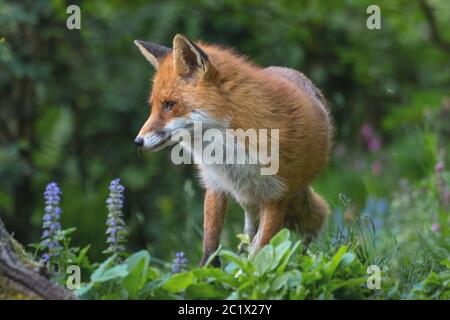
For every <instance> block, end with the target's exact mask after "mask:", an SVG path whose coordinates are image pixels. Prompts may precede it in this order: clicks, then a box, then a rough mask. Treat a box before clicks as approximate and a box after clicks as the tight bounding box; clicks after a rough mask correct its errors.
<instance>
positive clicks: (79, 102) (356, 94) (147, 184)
mask: <svg viewBox="0 0 450 320" xmlns="http://www.w3.org/2000/svg"><path fill="white" fill-rule="evenodd" d="M72 3H73V2H66V1H62V0H53V1H35V0H30V1H25V0H24V1H4V0H0V39H1V40H0V41H1V42H0V103H1V104H0V216H1V218H2V219H3V220H4V222H5V224H6V225H7V227H8V228H9V230H10V231H12V232H14V234H15V236H16V237H17V238H18V240H20V241H21V242H23V243H29V242H37V241H38V240H39V237H40V232H41V231H40V226H41V219H42V216H43V198H42V192H43V191H44V188H45V185H46V184H47V183H48V182H51V181H56V182H58V183H59V185H60V186H61V188H62V190H63V193H64V194H63V200H62V204H61V207H62V209H63V217H62V224H63V227H64V228H68V227H72V226H75V227H76V228H77V231H76V232H75V233H74V235H73V240H74V242H75V244H79V245H85V244H88V243H92V248H91V251H90V252H91V255H92V256H95V257H96V259H97V260H100V259H101V257H100V255H101V253H100V252H101V251H102V250H103V249H104V248H105V247H106V245H105V236H104V231H105V228H106V227H105V224H104V223H105V219H106V215H107V211H106V207H105V200H106V197H107V194H108V190H107V187H108V185H109V182H110V180H112V179H113V178H116V177H120V178H121V179H122V183H123V184H124V185H125V187H126V207H125V209H124V212H125V218H126V221H127V224H128V229H129V241H128V244H127V246H128V248H129V249H131V250H135V249H138V248H143V247H148V248H149V250H150V251H151V252H152V253H154V254H155V255H156V256H159V257H161V258H163V259H168V258H169V257H170V256H172V255H173V253H174V252H175V251H180V250H184V251H186V252H188V253H189V254H190V256H193V257H198V256H199V254H200V246H201V234H202V191H201V190H200V189H199V187H198V184H197V183H196V181H195V174H194V173H193V171H194V168H192V167H190V166H175V165H173V164H172V163H171V161H170V157H169V152H170V151H168V150H166V151H164V152H160V153H157V154H142V155H140V156H139V155H138V154H137V152H136V150H135V148H134V146H133V145H132V141H133V139H134V137H135V136H136V134H137V132H138V130H139V128H140V126H141V125H142V123H143V122H144V121H145V119H146V118H147V116H148V113H149V108H148V105H147V102H146V101H147V97H148V94H149V90H150V79H151V76H152V73H153V69H152V68H151V66H150V65H149V64H148V63H147V61H145V59H144V58H143V57H142V56H141V54H140V53H139V52H138V50H137V49H136V48H135V46H134V45H133V40H134V39H141V40H148V41H152V42H157V43H160V44H163V45H166V46H170V45H171V41H172V38H173V36H174V35H175V34H176V33H184V34H186V35H188V36H189V37H190V38H192V39H202V40H204V41H207V42H211V43H218V44H223V45H226V46H232V47H235V48H236V49H238V51H240V52H241V53H243V54H245V55H248V56H250V57H251V58H252V59H254V61H255V62H256V63H258V64H260V65H263V66H269V65H282V66H288V67H291V68H297V69H299V70H301V71H302V72H304V73H305V74H306V75H308V76H309V77H310V78H311V79H312V80H313V81H314V82H315V83H316V84H317V85H318V87H320V88H321V89H322V90H323V92H324V94H325V96H326V97H327V98H328V99H329V102H330V106H331V110H332V113H333V116H334V119H335V124H336V139H335V140H336V148H335V150H336V151H335V153H334V154H333V158H332V163H331V165H330V167H329V168H328V169H327V170H326V172H325V173H324V174H323V175H322V176H321V178H320V179H319V180H318V181H317V184H316V186H315V187H316V188H317V189H318V190H319V192H321V193H322V194H324V195H325V196H326V197H327V199H328V200H329V202H330V203H331V204H332V206H335V205H336V203H337V202H338V195H339V194H346V195H348V197H349V198H351V200H352V203H354V204H355V205H356V206H359V207H362V208H363V207H364V206H366V205H367V199H369V198H370V199H373V197H376V198H377V199H387V201H389V199H390V198H391V195H392V192H394V191H395V190H396V189H397V188H398V186H399V182H400V181H402V179H407V180H413V181H414V180H418V179H420V178H421V177H422V176H423V175H424V174H425V173H426V172H428V171H430V170H433V167H434V164H435V162H436V161H437V159H436V157H437V155H436V154H433V153H431V150H430V148H429V146H427V145H426V144H422V143H420V142H419V141H422V140H421V139H420V137H421V135H422V134H423V132H424V131H423V129H420V130H417V128H418V127H419V126H421V125H422V123H423V120H424V118H426V116H427V113H430V114H433V115H434V118H432V119H433V120H432V121H431V122H430V127H429V128H431V129H432V130H437V131H439V133H440V134H439V136H438V138H436V139H438V141H436V143H437V144H439V145H440V146H442V145H443V146H444V147H445V146H447V147H448V143H449V142H448V141H449V139H448V137H449V128H448V127H449V126H448V123H449V120H450V118H449V110H450V100H449V88H450V23H449V21H450V3H449V2H448V1H444V0H442V1H432V0H428V1H424V0H423V1H376V3H375V2H374V1H364V0H362V1H356V0H355V1H350V0H348V1H313V0H310V1H308V0H303V1H256V0H254V1H231V0H219V1H212V0H207V1H206V0H205V1H199V0H196V1H195V0H194V1H170V0H169V1H168V0H165V1H149V0H145V1H129V2H127V1H118V0H116V1H80V2H78V4H79V6H80V7H81V12H82V20H81V25H82V27H81V30H72V31H71V30H68V29H67V28H66V18H67V17H68V15H67V13H66V8H67V6H68V5H69V4H72ZM370 4H378V5H379V6H380V7H381V16H382V29H381V30H368V29H367V28H366V19H367V17H368V14H366V8H367V6H368V5H370ZM436 115H437V116H436ZM361 128H366V129H367V128H371V129H372V130H373V135H374V136H375V137H376V139H378V142H379V146H378V147H376V146H373V145H369V144H368V143H367V141H366V140H365V138H364V136H362V135H361ZM421 128H423V127H421ZM444 149H445V148H444ZM239 211H240V210H239V209H238V208H237V206H233V207H232V210H231V212H230V214H229V217H228V218H227V222H226V232H225V234H224V243H225V244H226V245H228V246H230V245H232V246H234V245H235V244H236V243H237V239H236V238H235V235H236V234H237V233H239V232H241V229H242V220H243V217H242V214H241V213H240V212H239Z"/></svg>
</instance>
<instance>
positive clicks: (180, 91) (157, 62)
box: [134, 34, 221, 151]
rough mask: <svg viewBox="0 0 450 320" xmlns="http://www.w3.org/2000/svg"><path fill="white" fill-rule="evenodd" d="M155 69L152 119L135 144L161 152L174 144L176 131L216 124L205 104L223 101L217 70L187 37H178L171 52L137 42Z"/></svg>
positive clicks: (140, 132) (151, 105)
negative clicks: (217, 86)
mask: <svg viewBox="0 0 450 320" xmlns="http://www.w3.org/2000/svg"><path fill="white" fill-rule="evenodd" d="M134 43H135V44H136V46H137V47H138V48H139V50H140V51H141V53H142V54H143V55H144V57H145V58H146V59H147V60H148V61H149V62H150V63H151V64H152V65H153V67H154V68H155V69H156V74H155V76H154V79H153V88H152V93H151V96H150V98H149V104H150V108H151V112H150V116H149V118H148V119H147V121H146V122H145V123H144V125H143V126H142V128H141V130H140V131H139V134H138V135H137V137H136V140H135V144H136V145H137V146H139V147H141V148H143V149H147V150H150V151H158V150H161V149H162V148H164V147H166V146H169V145H172V144H174V142H173V141H172V140H171V137H172V135H174V134H175V133H176V132H177V130H180V129H188V130H190V129H192V128H193V124H194V122H195V121H202V123H205V122H206V123H213V122H214V121H213V119H214V118H216V117H214V114H213V113H214V112H208V107H209V109H214V108H211V106H208V105H209V104H210V103H207V102H206V101H220V99H221V98H220V94H219V93H218V90H216V89H215V88H216V87H215V76H216V70H215V68H214V66H213V65H212V64H211V63H210V60H209V57H208V55H207V54H206V53H205V52H204V51H203V50H202V49H201V48H200V47H199V46H198V45H197V44H195V43H193V42H192V41H191V40H189V39H188V38H187V37H185V36H183V35H180V34H177V35H176V36H175V37H174V39H173V47H172V49H170V48H166V47H164V46H161V45H158V44H153V43H149V42H145V41H140V40H136V41H135V42H134Z"/></svg>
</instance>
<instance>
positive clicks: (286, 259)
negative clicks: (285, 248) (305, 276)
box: [276, 241, 301, 274]
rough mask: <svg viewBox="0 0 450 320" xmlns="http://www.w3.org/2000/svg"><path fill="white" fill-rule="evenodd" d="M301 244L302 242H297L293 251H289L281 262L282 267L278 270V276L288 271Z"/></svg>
mask: <svg viewBox="0 0 450 320" xmlns="http://www.w3.org/2000/svg"><path fill="white" fill-rule="evenodd" d="M300 244H301V242H300V241H297V242H296V243H295V244H294V246H293V247H292V249H291V250H290V251H289V253H288V255H287V256H286V257H285V258H284V259H283V260H282V261H280V266H279V267H278V268H277V270H276V272H277V274H280V273H283V272H284V270H286V267H287V265H288V263H289V261H290V260H291V258H292V256H293V255H294V254H295V253H296V252H297V250H298V247H299V246H300Z"/></svg>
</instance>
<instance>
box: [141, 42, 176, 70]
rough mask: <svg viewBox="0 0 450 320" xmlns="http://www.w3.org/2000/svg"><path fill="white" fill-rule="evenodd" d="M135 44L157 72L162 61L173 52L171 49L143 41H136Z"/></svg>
mask: <svg viewBox="0 0 450 320" xmlns="http://www.w3.org/2000/svg"><path fill="white" fill-rule="evenodd" d="M134 44H135V45H136V46H137V47H138V48H139V50H140V51H141V53H142V54H143V55H144V57H145V58H146V59H147V60H148V61H149V62H150V63H151V64H152V65H153V66H154V67H155V69H156V70H158V68H159V63H160V62H161V60H162V59H163V58H164V57H165V56H166V55H167V54H168V53H169V52H170V51H171V49H170V48H166V47H164V46H160V45H159V44H155V43H150V42H146V41H141V40H134Z"/></svg>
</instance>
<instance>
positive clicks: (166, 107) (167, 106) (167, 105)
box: [163, 101, 176, 111]
mask: <svg viewBox="0 0 450 320" xmlns="http://www.w3.org/2000/svg"><path fill="white" fill-rule="evenodd" d="M175 103H176V102H175V101H164V102H163V109H164V111H171V110H172V109H173V107H174V106H175Z"/></svg>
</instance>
